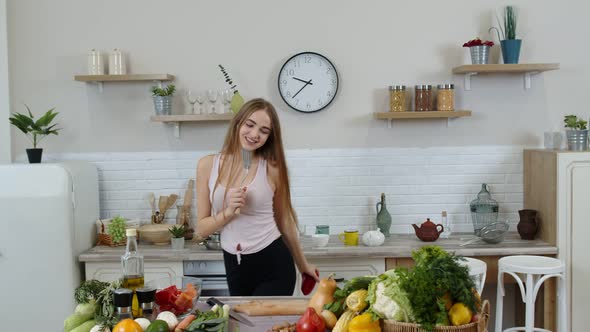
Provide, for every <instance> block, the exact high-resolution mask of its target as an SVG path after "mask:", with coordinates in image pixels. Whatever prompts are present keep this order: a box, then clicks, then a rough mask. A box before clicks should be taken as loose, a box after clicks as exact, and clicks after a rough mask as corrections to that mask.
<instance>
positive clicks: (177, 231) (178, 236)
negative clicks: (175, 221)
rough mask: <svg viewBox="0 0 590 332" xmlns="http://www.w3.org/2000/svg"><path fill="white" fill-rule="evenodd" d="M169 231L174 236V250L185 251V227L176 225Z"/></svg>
mask: <svg viewBox="0 0 590 332" xmlns="http://www.w3.org/2000/svg"><path fill="white" fill-rule="evenodd" d="M168 231H169V232H170V234H172V249H176V250H180V249H184V232H185V231H186V229H185V227H184V225H174V226H173V227H172V228H170V229H169V230H168Z"/></svg>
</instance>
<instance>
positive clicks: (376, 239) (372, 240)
mask: <svg viewBox="0 0 590 332" xmlns="http://www.w3.org/2000/svg"><path fill="white" fill-rule="evenodd" d="M383 242H385V235H383V233H381V231H380V230H379V229H377V230H376V231H368V232H366V233H365V234H363V244H364V245H366V246H368V247H376V246H380V245H382V244H383Z"/></svg>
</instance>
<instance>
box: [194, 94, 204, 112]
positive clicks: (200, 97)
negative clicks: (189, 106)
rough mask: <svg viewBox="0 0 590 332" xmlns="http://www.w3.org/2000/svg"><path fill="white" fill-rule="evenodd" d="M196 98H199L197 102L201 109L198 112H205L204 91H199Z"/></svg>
mask: <svg viewBox="0 0 590 332" xmlns="http://www.w3.org/2000/svg"><path fill="white" fill-rule="evenodd" d="M195 99H196V100H197V103H198V104H199V109H198V110H197V113H196V114H203V103H204V102H205V94H204V93H202V92H199V93H198V94H197V95H196V96H195Z"/></svg>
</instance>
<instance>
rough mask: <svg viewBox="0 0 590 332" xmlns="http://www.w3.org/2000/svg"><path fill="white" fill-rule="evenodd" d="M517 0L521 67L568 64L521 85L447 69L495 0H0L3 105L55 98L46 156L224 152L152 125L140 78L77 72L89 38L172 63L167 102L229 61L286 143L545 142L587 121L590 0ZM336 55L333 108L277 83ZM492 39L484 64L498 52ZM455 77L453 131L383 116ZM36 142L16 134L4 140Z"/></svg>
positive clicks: (136, 57) (210, 132)
mask: <svg viewBox="0 0 590 332" xmlns="http://www.w3.org/2000/svg"><path fill="white" fill-rule="evenodd" d="M512 3H513V4H515V5H517V6H518V7H519V8H520V10H521V11H520V12H521V15H520V21H519V35H520V37H522V38H523V39H524V42H523V49H522V56H521V62H559V63H561V68H562V69H561V70H559V71H552V72H547V73H545V74H540V75H536V76H535V77H534V79H533V86H532V89H530V90H526V91H525V90H524V89H523V83H522V78H521V77H520V76H513V75H479V76H476V77H474V78H473V84H472V85H473V90H472V91H463V90H462V85H463V83H462V77H461V76H453V75H452V74H451V68H452V67H453V66H456V65H459V64H463V63H466V62H467V61H468V57H467V52H468V51H467V49H465V48H462V47H461V45H462V43H463V42H465V41H467V40H468V39H472V38H474V37H475V36H477V35H479V36H481V37H482V38H491V36H489V35H488V34H487V30H488V28H489V26H490V25H491V24H492V23H494V22H495V19H494V18H493V13H494V11H495V10H499V9H501V7H502V6H503V5H505V4H506V3H505V2H504V1H483V0H478V1H473V0H457V1H405V2H400V1H386V0H376V1H371V2H361V1H356V2H350V3H348V2H347V3H346V4H344V3H342V2H341V1H337V0H326V1H312V0H300V1H297V2H281V1H273V0H254V1H213V0H203V1H180V0H175V1H166V2H162V1H154V0H150V1H145V0H128V1H117V0H105V1H99V2H96V1H89V0H55V1H34V0H18V1H15V0H13V1H8V36H9V60H10V73H11V76H10V77H11V81H10V84H11V103H12V108H13V109H16V110H19V109H20V110H22V109H23V107H22V103H24V102H26V103H27V104H29V105H30V106H31V107H32V109H33V111H34V112H37V113H40V112H44V111H46V110H47V109H49V108H50V107H53V106H55V107H57V111H59V112H60V115H59V116H58V120H59V122H60V124H61V127H62V128H63V131H62V132H61V133H60V136H58V137H51V138H49V139H47V140H46V141H44V142H42V144H41V145H42V147H45V148H46V149H47V152H48V153H50V152H100V151H170V150H174V151H191V150H215V149H218V148H219V146H220V144H221V141H222V139H223V136H224V133H225V128H226V127H225V126H226V124H219V123H218V124H190V125H187V126H184V127H183V128H182V138H181V139H180V140H176V139H174V138H173V136H172V130H171V128H169V127H168V126H166V125H163V124H161V123H151V122H150V121H149V116H150V115H151V114H152V113H153V106H152V102H151V99H150V94H149V92H148V89H149V86H150V84H149V83H135V84H131V83H112V84H106V85H105V88H104V93H103V94H99V93H98V90H97V88H96V86H95V85H92V84H85V83H81V82H75V81H74V80H73V76H74V75H76V74H83V73H85V71H86V54H87V53H88V51H89V50H90V49H91V48H97V49H100V50H103V51H104V52H106V51H108V50H110V49H113V48H116V47H117V48H121V49H123V50H124V51H125V52H126V53H127V55H128V58H129V69H130V71H131V72H133V73H163V72H166V73H171V74H174V75H176V76H177V80H176V81H175V83H176V84H177V86H178V87H179V89H180V91H179V92H180V93H179V94H178V96H177V98H176V102H177V105H176V107H175V110H174V112H176V113H180V112H182V111H183V108H184V107H186V106H187V104H186V102H185V101H184V100H183V99H184V98H182V95H183V92H184V90H185V89H187V88H191V89H194V90H198V91H203V90H205V89H209V88H214V89H221V88H225V87H226V85H225V83H224V81H223V79H222V75H221V74H220V72H219V71H218V68H217V64H219V63H221V64H223V65H225V66H226V67H227V69H228V70H229V72H230V74H231V75H232V77H233V78H234V80H235V82H236V83H237V84H238V87H239V89H240V91H241V92H242V94H243V95H244V96H245V97H256V96H263V97H266V98H269V99H270V100H271V101H272V102H273V103H275V105H276V106H277V107H278V109H279V111H280V117H281V120H282V124H283V127H284V136H285V142H286V145H287V148H288V149H308V148H314V149H317V148H351V147H357V148H366V147H433V146H479V145H495V144H499V145H526V146H539V145H541V144H542V133H543V131H545V130H549V129H558V128H561V126H562V125H561V123H562V115H564V114H568V113H577V114H578V115H581V116H583V117H584V118H588V115H590V110H588V109H587V107H586V106H587V102H586V99H587V96H586V94H587V93H586V90H587V88H586V85H587V82H588V69H589V67H590V63H588V61H587V54H588V46H587V43H584V42H577V41H579V40H585V39H586V36H587V35H588V29H589V28H588V27H587V26H585V25H584V24H582V23H583V22H585V21H586V20H587V18H586V14H587V12H588V10H589V9H590V4H588V3H587V2H586V1H583V0H572V1H567V3H563V2H557V1H549V0H539V1H523V0H520V1H513V2H512ZM305 50H311V51H317V52H320V53H322V54H324V55H326V56H327V57H329V58H330V59H331V60H332V61H333V62H334V63H335V65H336V66H337V68H338V70H339V73H340V77H341V90H340V92H339V95H338V97H337V99H336V100H335V102H334V103H333V105H331V106H330V107H329V108H328V109H327V110H324V111H321V112H319V113H317V114H301V113H298V112H295V111H293V110H290V109H288V108H287V107H286V106H285V104H284V103H283V102H282V101H281V99H280V97H278V94H277V91H276V90H277V89H276V85H277V84H276V78H277V74H278V70H279V69H280V66H281V65H282V64H283V62H284V61H285V60H286V59H287V58H288V57H289V56H291V55H293V54H294V53H297V52H300V51H305ZM498 52H499V48H498V47H495V50H494V54H493V61H497V60H498ZM441 82H454V83H456V84H457V85H458V90H457V105H458V107H459V108H465V109H471V110H473V116H472V117H471V118H464V119H458V120H456V121H454V122H452V126H451V127H449V128H447V126H446V122H444V121H439V120H429V121H404V122H395V123H394V126H393V128H387V124H386V122H385V121H379V120H375V119H373V117H372V113H373V112H375V111H382V110H385V108H386V105H387V102H388V98H387V86H388V85H390V84H393V83H403V84H406V85H414V84H418V83H432V84H436V83H441ZM28 145H29V143H28V141H27V140H26V139H25V138H24V137H23V135H22V134H21V133H17V132H13V149H14V151H15V154H21V153H22V151H23V149H24V148H25V147H27V146H28Z"/></svg>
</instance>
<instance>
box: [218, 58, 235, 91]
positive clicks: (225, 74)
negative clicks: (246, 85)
mask: <svg viewBox="0 0 590 332" xmlns="http://www.w3.org/2000/svg"><path fill="white" fill-rule="evenodd" d="M218 66H219V70H221V73H222V74H223V77H224V78H225V82H227V84H229V87H230V89H231V90H232V91H233V93H234V94H235V93H237V92H238V89H237V85H235V84H234V81H233V80H232V78H231V77H230V76H229V74H228V73H227V70H225V68H224V67H223V66H222V65H218Z"/></svg>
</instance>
